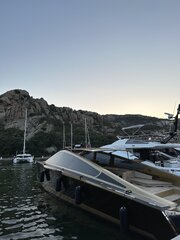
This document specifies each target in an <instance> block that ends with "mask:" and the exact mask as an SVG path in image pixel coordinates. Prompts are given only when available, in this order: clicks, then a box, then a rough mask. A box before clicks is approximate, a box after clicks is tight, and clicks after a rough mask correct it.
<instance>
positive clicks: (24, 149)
mask: <svg viewBox="0 0 180 240" xmlns="http://www.w3.org/2000/svg"><path fill="white" fill-rule="evenodd" d="M26 127H27V108H26V110H25V122H24V144H23V154H25V152H26Z"/></svg>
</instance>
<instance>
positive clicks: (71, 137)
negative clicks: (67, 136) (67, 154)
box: [70, 123, 73, 149]
mask: <svg viewBox="0 0 180 240" xmlns="http://www.w3.org/2000/svg"><path fill="white" fill-rule="evenodd" d="M70 125H71V149H73V126H72V123H70Z"/></svg>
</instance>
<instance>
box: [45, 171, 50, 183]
mask: <svg viewBox="0 0 180 240" xmlns="http://www.w3.org/2000/svg"><path fill="white" fill-rule="evenodd" d="M45 175H46V179H47V181H50V172H49V169H46V170H45Z"/></svg>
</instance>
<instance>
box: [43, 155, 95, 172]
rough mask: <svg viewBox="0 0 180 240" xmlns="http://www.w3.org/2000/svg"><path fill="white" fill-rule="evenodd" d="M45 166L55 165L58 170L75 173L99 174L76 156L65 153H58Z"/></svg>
mask: <svg viewBox="0 0 180 240" xmlns="http://www.w3.org/2000/svg"><path fill="white" fill-rule="evenodd" d="M46 164H51V165H56V166H57V167H60V168H66V169H70V170H73V171H76V172H80V173H84V174H88V175H91V176H94V177H95V176H97V175H98V174H99V173H100V172H99V171H98V170H97V169H96V168H94V167H92V166H91V165H89V164H88V163H86V162H84V161H82V158H81V157H80V156H76V155H75V154H72V153H70V152H67V151H60V152H58V153H56V154H55V155H54V156H52V157H51V158H49V159H48V160H47V161H46Z"/></svg>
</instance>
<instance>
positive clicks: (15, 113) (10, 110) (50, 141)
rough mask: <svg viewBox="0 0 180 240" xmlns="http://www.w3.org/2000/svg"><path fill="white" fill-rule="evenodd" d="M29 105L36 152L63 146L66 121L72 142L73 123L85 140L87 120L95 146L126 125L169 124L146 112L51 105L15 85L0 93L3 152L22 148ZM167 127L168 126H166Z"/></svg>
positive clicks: (30, 141) (30, 139)
mask: <svg viewBox="0 0 180 240" xmlns="http://www.w3.org/2000/svg"><path fill="white" fill-rule="evenodd" d="M25 109H27V111H28V121H27V144H26V146H27V150H28V151H29V152H31V153H32V154H34V155H36V156H40V155H45V154H52V153H54V152H56V151H57V150H59V149H61V148H62V142H63V139H62V135H63V133H62V132H63V125H64V126H65V130H66V134H65V135H66V144H67V145H68V144H70V139H71V136H70V124H71V123H72V126H73V142H74V143H82V144H83V143H84V122H85V119H86V121H87V126H88V130H89V135H90V139H91V145H92V146H101V145H104V144H107V143H110V142H112V141H115V140H116V136H117V135H122V134H124V133H123V132H122V130H121V129H122V128H123V127H126V126H130V125H135V124H146V126H148V128H147V130H148V131H149V132H152V131H161V130H162V129H164V128H167V126H169V122H168V121H167V120H162V119H158V118H154V117H148V116H142V115H100V114H98V113H95V112H89V111H83V110H79V111H76V110H73V109H71V108H68V107H56V106H54V105H48V103H47V102H46V101H45V100H44V99H43V98H40V99H34V98H33V97H31V96H30V95H29V93H28V92H27V91H25V90H20V89H15V90H11V91H8V92H6V93H4V94H2V95H0V155H6V156H7V155H14V154H16V153H17V152H21V151H22V146H23V133H24V120H25ZM166 130H167V129H166Z"/></svg>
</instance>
